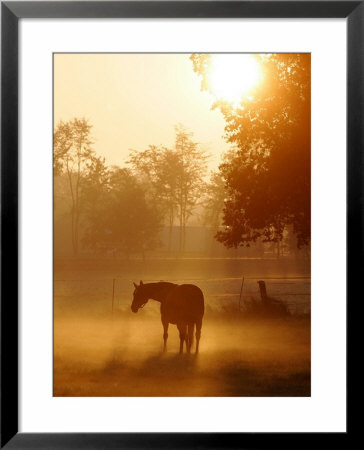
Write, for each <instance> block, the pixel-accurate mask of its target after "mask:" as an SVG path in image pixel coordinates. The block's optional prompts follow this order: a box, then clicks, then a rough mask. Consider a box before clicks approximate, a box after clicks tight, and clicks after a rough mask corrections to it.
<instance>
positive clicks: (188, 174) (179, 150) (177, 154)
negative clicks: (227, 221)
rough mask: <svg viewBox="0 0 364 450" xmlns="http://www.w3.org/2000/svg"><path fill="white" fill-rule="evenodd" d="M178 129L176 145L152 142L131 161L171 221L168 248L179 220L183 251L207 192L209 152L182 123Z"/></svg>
mask: <svg viewBox="0 0 364 450" xmlns="http://www.w3.org/2000/svg"><path fill="white" fill-rule="evenodd" d="M175 133H176V139H175V146H174V148H172V149H169V148H167V147H164V146H159V147H157V146H153V145H151V146H149V148H148V149H147V150H144V151H136V150H133V151H131V153H130V157H129V160H128V163H129V164H130V166H131V167H132V170H133V172H134V173H135V174H136V175H137V176H138V177H139V179H140V180H141V181H143V182H144V183H146V185H147V186H148V195H149V198H150V200H151V201H152V203H153V204H154V206H155V208H156V209H158V211H159V212H160V214H161V215H162V216H163V217H164V219H165V220H166V221H167V223H168V225H169V230H170V233H169V249H170V245H171V232H172V227H173V225H174V222H175V220H177V221H178V223H179V227H180V251H183V250H184V246H185V228H186V224H187V222H188V219H189V217H190V216H191V215H192V213H193V211H194V208H195V207H196V205H197V204H198V201H199V199H200V198H201V196H202V194H203V192H204V187H205V182H204V175H205V171H206V161H207V158H208V156H207V154H206V153H205V152H204V151H203V150H201V149H200V148H199V146H198V144H197V143H196V142H194V141H193V140H192V136H193V135H192V133H189V132H188V131H187V130H186V129H185V128H184V127H183V126H182V125H177V126H176V128H175Z"/></svg>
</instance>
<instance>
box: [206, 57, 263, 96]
mask: <svg viewBox="0 0 364 450" xmlns="http://www.w3.org/2000/svg"><path fill="white" fill-rule="evenodd" d="M209 80H210V87H211V90H212V92H213V93H214V95H215V96H216V97H217V98H218V99H219V100H226V101H228V102H231V103H234V104H238V103H239V102H240V100H241V99H242V98H243V97H244V96H247V95H248V94H249V92H250V91H251V90H252V88H253V87H255V86H256V85H257V84H258V83H259V82H261V80H262V71H261V66H260V64H259V62H258V60H257V59H256V57H254V55H250V54H244V55H241V54H240V55H239V54H234V55H233V54H221V55H212V60H211V69H210V73H209Z"/></svg>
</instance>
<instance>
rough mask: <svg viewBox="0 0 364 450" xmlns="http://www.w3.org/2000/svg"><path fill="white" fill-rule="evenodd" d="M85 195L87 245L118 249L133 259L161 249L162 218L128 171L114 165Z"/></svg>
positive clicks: (97, 176)
mask: <svg viewBox="0 0 364 450" xmlns="http://www.w3.org/2000/svg"><path fill="white" fill-rule="evenodd" d="M96 168H97V166H96ZM103 181H105V182H103ZM95 194H96V196H97V199H95ZM85 195H86V196H88V198H87V204H88V213H87V221H88V227H87V230H86V234H85V238H84V243H85V244H86V245H87V246H88V247H90V248H93V249H95V250H96V249H99V250H105V249H114V250H115V251H117V252H120V251H121V252H123V253H125V254H126V255H127V256H128V257H129V256H130V254H132V253H134V252H141V253H142V254H143V255H144V253H145V252H146V251H148V250H152V249H154V248H156V247H157V246H158V244H159V242H158V238H157V237H158V233H159V229H160V217H159V215H158V213H157V212H156V210H155V209H154V208H153V207H151V206H150V205H149V204H148V202H147V199H146V196H145V192H144V190H143V188H142V186H141V185H140V184H139V183H138V182H137V180H136V179H135V177H134V176H133V175H132V174H131V173H130V171H129V170H128V169H121V168H119V167H117V166H114V167H113V168H112V169H108V170H107V172H104V171H103V170H101V171H100V170H99V171H97V172H96V174H95V176H94V177H92V179H91V180H90V184H89V186H88V189H87V191H86V193H85ZM95 200H96V201H95Z"/></svg>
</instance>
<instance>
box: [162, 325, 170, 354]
mask: <svg viewBox="0 0 364 450" xmlns="http://www.w3.org/2000/svg"><path fill="white" fill-rule="evenodd" d="M162 324H163V342H164V345H163V351H164V352H166V351H167V339H168V325H169V324H168V321H166V320H163V319H162Z"/></svg>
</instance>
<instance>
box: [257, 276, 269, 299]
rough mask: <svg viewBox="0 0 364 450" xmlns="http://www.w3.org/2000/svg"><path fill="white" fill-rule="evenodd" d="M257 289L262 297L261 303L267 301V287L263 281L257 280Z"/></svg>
mask: <svg viewBox="0 0 364 450" xmlns="http://www.w3.org/2000/svg"><path fill="white" fill-rule="evenodd" d="M258 284H259V290H260V296H261V298H262V303H268V301H269V300H268V296H267V288H266V287H265V281H263V280H259V281H258Z"/></svg>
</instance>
